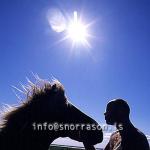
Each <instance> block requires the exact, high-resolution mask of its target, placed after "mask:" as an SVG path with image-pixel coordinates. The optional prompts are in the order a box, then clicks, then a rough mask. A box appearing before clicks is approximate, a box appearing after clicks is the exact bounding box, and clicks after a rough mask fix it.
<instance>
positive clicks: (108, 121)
mask: <svg viewBox="0 0 150 150" xmlns="http://www.w3.org/2000/svg"><path fill="white" fill-rule="evenodd" d="M106 123H107V124H108V125H114V122H112V121H110V120H106Z"/></svg>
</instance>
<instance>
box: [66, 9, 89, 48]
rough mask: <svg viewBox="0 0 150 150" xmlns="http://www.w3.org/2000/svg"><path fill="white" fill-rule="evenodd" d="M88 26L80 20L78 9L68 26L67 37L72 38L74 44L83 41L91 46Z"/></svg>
mask: <svg viewBox="0 0 150 150" xmlns="http://www.w3.org/2000/svg"><path fill="white" fill-rule="evenodd" d="M87 27H88V26H87V25H84V24H83V23H82V22H81V20H78V16H77V11H74V18H73V20H71V21H70V23H69V25H68V27H67V38H69V39H71V40H72V41H73V44H77V43H82V44H84V45H87V46H89V43H88V41H87V37H88V33H87Z"/></svg>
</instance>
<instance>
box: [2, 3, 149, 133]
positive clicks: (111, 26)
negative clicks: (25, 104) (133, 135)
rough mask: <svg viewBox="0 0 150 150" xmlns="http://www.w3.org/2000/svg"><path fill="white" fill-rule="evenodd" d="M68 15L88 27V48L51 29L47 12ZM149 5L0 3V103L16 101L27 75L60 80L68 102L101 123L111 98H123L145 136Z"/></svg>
mask: <svg viewBox="0 0 150 150" xmlns="http://www.w3.org/2000/svg"><path fill="white" fill-rule="evenodd" d="M52 8H56V9H59V10H60V11H61V12H63V14H64V15H65V16H72V15H73V12H74V11H75V10H76V11H77V12H78V14H79V15H82V18H83V19H84V20H85V21H86V22H91V21H94V23H93V24H92V25H91V26H90V27H89V30H90V31H89V32H90V33H91V34H92V35H94V37H95V38H89V43H90V44H91V48H87V47H84V46H83V45H78V46H77V47H75V48H74V49H72V50H71V44H72V43H71V41H70V40H65V41H62V42H61V43H58V44H56V42H57V41H59V40H60V39H61V38H63V37H64V32H61V33H57V32H55V31H53V30H52V29H51V28H50V26H49V23H48V20H47V18H46V15H47V12H48V10H49V9H52ZM149 8H150V1H149V0H142V1H140V0H132V1H131V0H122V1H120V0H113V1H108V0H94V1H93V0H88V1H86V0H69V1H68V0H51V1H50V0H49V1H48V0H36V1H35V0H32V1H31V0H26V1H23V0H22V1H20V0H13V1H8V0H2V1H0V102H1V103H8V104H14V103H16V102H17V100H16V97H15V95H14V93H13V92H12V90H11V85H15V86H19V82H22V83H26V80H25V77H26V76H28V77H29V78H31V79H32V78H33V77H32V75H31V72H34V73H38V74H39V76H40V77H42V78H46V79H47V78H49V79H50V78H51V76H54V77H56V78H57V79H59V80H60V81H61V82H62V83H63V84H64V86H65V88H66V92H67V95H68V97H69V98H70V100H71V102H72V103H74V104H75V105H76V106H78V107H79V108H80V109H81V110H83V111H84V112H86V113H87V114H88V115H90V116H92V117H93V118H94V119H96V120H97V121H98V122H100V123H105V121H104V116H103V112H104V111H105V107H106V104H107V102H108V101H109V100H111V99H114V98H124V99H126V100H127V101H128V103H129V104H130V106H131V119H132V121H133V123H134V124H135V125H136V126H137V127H138V128H139V129H141V130H142V131H143V132H144V133H146V134H150V124H149V123H150V117H149V115H148V114H149V108H150V100H149V91H150V80H149V77H150V68H149V66H150V59H149V58H150V51H149V49H150V42H149V39H150V19H149V18H150V9H149Z"/></svg>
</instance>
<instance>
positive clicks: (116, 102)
mask: <svg viewBox="0 0 150 150" xmlns="http://www.w3.org/2000/svg"><path fill="white" fill-rule="evenodd" d="M107 106H114V107H115V108H116V109H117V110H121V111H122V112H124V114H126V115H128V116H129V114H130V107H129V105H128V103H127V102H126V101H125V100H123V99H113V100H111V101H110V102H109V103H108V105H107Z"/></svg>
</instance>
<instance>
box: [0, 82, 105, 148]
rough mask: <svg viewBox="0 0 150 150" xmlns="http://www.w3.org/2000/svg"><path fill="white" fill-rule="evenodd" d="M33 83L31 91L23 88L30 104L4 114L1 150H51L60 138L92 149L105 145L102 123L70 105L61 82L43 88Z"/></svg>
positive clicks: (45, 85)
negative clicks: (51, 145) (69, 139)
mask: <svg viewBox="0 0 150 150" xmlns="http://www.w3.org/2000/svg"><path fill="white" fill-rule="evenodd" d="M40 82H41V81H40ZM29 83H30V84H29V86H28V87H25V86H23V88H24V89H25V92H26V95H27V98H26V100H25V101H24V102H23V103H22V104H21V105H20V106H18V107H15V108H14V109H13V110H11V111H10V112H8V113H6V114H4V117H3V118H4V121H3V122H2V124H1V132H0V149H1V150H8V149H15V150H20V149H22V150H27V149H28V150H33V149H36V150H47V149H48V148H49V145H50V144H51V143H52V142H53V141H54V140H55V139H57V138H59V137H70V138H71V139H73V140H77V141H79V142H83V143H88V145H95V144H97V143H100V142H102V140H103V133H102V130H100V126H99V125H98V123H97V122H96V121H95V120H93V119H92V118H90V117H89V116H87V115H86V114H84V113H83V112H81V111H80V110H79V109H78V108H77V107H75V106H74V105H73V104H71V103H70V102H69V100H68V98H67V97H66V95H65V90H64V88H63V85H62V84H61V83H60V82H58V81H57V80H54V81H53V82H52V83H50V82H48V81H42V83H44V84H43V86H38V84H33V83H31V82H30V81H29Z"/></svg>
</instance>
